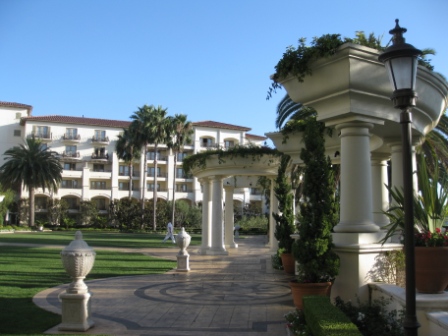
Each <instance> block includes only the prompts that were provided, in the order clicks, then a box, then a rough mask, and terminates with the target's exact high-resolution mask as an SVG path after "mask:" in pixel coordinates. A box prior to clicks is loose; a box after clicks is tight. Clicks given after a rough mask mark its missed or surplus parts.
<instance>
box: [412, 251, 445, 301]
mask: <svg viewBox="0 0 448 336" xmlns="http://www.w3.org/2000/svg"><path fill="white" fill-rule="evenodd" d="M415 285H416V288H417V291H418V292H419V293H425V294H440V293H443V292H444V290H445V288H446V287H447V286H448V247H444V246H443V247H442V246H441V247H421V246H417V247H415Z"/></svg>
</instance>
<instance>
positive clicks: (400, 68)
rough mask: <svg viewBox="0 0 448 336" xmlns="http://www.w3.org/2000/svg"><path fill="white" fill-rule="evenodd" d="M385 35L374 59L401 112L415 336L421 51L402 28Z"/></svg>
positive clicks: (408, 328) (410, 322)
mask: <svg viewBox="0 0 448 336" xmlns="http://www.w3.org/2000/svg"><path fill="white" fill-rule="evenodd" d="M395 22H396V25H395V28H394V29H392V30H390V31H389V33H390V34H392V35H393V37H392V42H393V44H392V46H390V47H388V48H387V49H386V50H385V51H384V53H382V54H381V55H380V56H379V57H378V59H379V60H380V61H381V62H384V63H385V65H386V69H387V71H388V74H389V79H390V82H391V84H392V86H393V88H394V91H393V94H392V98H391V99H392V101H393V103H394V107H395V108H397V109H400V110H401V114H400V124H401V131H402V147H403V148H402V150H403V186H404V204H403V207H404V236H405V237H404V250H405V258H406V273H405V277H406V311H405V319H404V323H403V327H404V330H405V334H406V335H407V336H417V335H418V328H419V327H420V324H419V323H418V321H417V314H416V298H415V296H416V290H415V251H414V203H413V199H414V188H413V182H412V174H413V167H412V116H411V112H410V109H411V108H412V107H413V106H415V105H416V102H417V93H416V92H415V82H416V78H417V62H418V60H417V57H418V56H419V55H421V51H420V50H418V49H416V48H414V47H413V46H412V45H410V44H408V43H405V40H404V38H403V33H405V32H406V28H401V27H400V26H399V25H398V20H395Z"/></svg>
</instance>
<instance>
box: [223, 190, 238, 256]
mask: <svg viewBox="0 0 448 336" xmlns="http://www.w3.org/2000/svg"><path fill="white" fill-rule="evenodd" d="M234 189H235V188H234V187H233V186H225V187H224V190H225V191H226V202H225V204H226V207H225V211H224V230H225V232H224V242H225V246H226V248H237V247H238V244H236V243H235V240H234V236H233V229H234V225H235V223H234V217H233V191H234Z"/></svg>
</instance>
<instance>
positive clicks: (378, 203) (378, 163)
mask: <svg viewBox="0 0 448 336" xmlns="http://www.w3.org/2000/svg"><path fill="white" fill-rule="evenodd" d="M388 158H389V155H388V154H387V153H372V156H371V160H372V198H373V221H374V223H375V224H376V225H378V226H379V227H380V228H383V227H384V226H386V225H387V224H389V219H388V218H387V216H386V215H385V214H384V213H383V212H384V211H386V210H387V209H388V208H389V192H388V190H387V185H388V179H387V160H388Z"/></svg>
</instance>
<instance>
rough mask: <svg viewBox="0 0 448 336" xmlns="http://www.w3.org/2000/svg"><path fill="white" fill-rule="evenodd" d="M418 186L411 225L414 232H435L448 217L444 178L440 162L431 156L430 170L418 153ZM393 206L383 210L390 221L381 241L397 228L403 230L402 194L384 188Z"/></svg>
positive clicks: (391, 234) (447, 193)
mask: <svg viewBox="0 0 448 336" xmlns="http://www.w3.org/2000/svg"><path fill="white" fill-rule="evenodd" d="M418 162H419V165H418V169H417V176H418V187H419V191H418V194H417V195H414V197H413V204H414V227H415V231H416V232H420V233H423V234H427V233H430V234H436V233H437V231H440V230H441V228H442V226H443V224H444V223H445V222H446V221H447V219H448V178H447V175H446V171H445V169H444V167H443V166H442V164H441V163H440V162H439V161H438V160H437V159H436V158H434V160H433V161H432V162H435V164H434V166H433V169H432V171H430V170H429V169H428V163H427V162H428V161H427V160H426V159H425V157H424V156H423V155H418ZM388 189H389V192H390V195H391V197H392V199H393V205H392V206H391V207H390V208H389V209H388V210H387V211H385V212H384V214H385V215H386V216H387V217H388V218H389V221H390V224H389V225H387V226H386V228H387V234H386V236H385V238H384V239H383V240H382V241H381V242H382V243H385V242H386V241H387V240H388V239H389V238H390V237H391V236H393V235H394V234H396V232H397V231H398V230H404V195H403V192H402V190H399V189H397V188H394V189H392V188H390V187H389V188H388Z"/></svg>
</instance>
